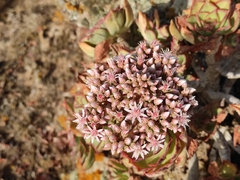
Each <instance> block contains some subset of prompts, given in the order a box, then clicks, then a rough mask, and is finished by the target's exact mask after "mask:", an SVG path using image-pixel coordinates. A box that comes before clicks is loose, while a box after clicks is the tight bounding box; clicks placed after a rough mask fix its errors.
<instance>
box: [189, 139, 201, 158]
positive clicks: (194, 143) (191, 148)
mask: <svg viewBox="0 0 240 180" xmlns="http://www.w3.org/2000/svg"><path fill="white" fill-rule="evenodd" d="M197 148H198V143H197V140H195V139H193V138H191V137H188V144H187V151H188V156H189V157H188V158H189V159H190V158H191V157H192V156H193V154H194V153H195V152H196V151H197Z"/></svg>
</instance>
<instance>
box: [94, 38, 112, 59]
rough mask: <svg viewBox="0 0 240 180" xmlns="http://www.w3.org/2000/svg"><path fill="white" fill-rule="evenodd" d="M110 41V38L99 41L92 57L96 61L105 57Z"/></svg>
mask: <svg viewBox="0 0 240 180" xmlns="http://www.w3.org/2000/svg"><path fill="white" fill-rule="evenodd" d="M111 43H112V39H108V40H106V41H102V42H100V43H99V44H98V45H97V46H96V47H95V51H94V57H95V59H96V61H101V60H103V59H104V58H106V57H107V56H108V54H109V52H110V44H111Z"/></svg>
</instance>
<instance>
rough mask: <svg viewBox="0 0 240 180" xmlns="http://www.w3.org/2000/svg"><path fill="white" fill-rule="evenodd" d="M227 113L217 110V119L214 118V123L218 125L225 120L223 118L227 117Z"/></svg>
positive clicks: (220, 109)
mask: <svg viewBox="0 0 240 180" xmlns="http://www.w3.org/2000/svg"><path fill="white" fill-rule="evenodd" d="M227 115H228V112H227V111H226V110H225V109H222V108H218V109H217V117H216V121H217V122H218V123H221V122H223V121H224V120H225V118H226V117H227Z"/></svg>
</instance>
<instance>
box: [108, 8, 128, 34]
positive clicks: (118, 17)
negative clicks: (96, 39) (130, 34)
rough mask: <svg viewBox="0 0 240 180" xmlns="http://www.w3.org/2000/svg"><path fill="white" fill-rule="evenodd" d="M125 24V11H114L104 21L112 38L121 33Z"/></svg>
mask: <svg viewBox="0 0 240 180" xmlns="http://www.w3.org/2000/svg"><path fill="white" fill-rule="evenodd" d="M124 24H125V12H124V9H117V10H114V11H113V10H112V11H110V12H109V13H108V15H107V16H106V18H105V20H104V25H105V26H106V28H107V30H108V31H109V33H110V34H111V35H112V36H115V35H117V34H119V33H120V31H121V29H122V28H123V27H124Z"/></svg>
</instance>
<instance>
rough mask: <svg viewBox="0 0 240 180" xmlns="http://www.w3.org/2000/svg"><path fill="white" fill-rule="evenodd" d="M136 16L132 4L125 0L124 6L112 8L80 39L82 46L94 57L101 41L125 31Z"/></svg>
mask: <svg viewBox="0 0 240 180" xmlns="http://www.w3.org/2000/svg"><path fill="white" fill-rule="evenodd" d="M133 20H134V17H133V12H132V8H131V6H130V4H129V3H128V1H127V0H124V7H123V8H118V9H116V10H111V11H110V12H109V13H108V14H107V15H106V16H105V17H104V18H103V19H101V20H99V21H98V22H97V23H96V25H95V26H94V27H93V28H92V29H91V30H90V31H89V32H88V33H87V35H86V36H85V37H84V38H83V39H81V40H80V42H79V46H80V48H81V49H82V50H83V51H84V52H85V53H86V54H87V55H88V56H90V57H94V53H95V48H96V46H97V45H98V44H99V43H101V42H106V41H108V42H109V43H111V41H113V39H114V38H115V37H117V36H119V35H120V34H122V33H124V32H125V31H126V30H127V29H128V28H129V27H130V26H131V24H132V23H133Z"/></svg>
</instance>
